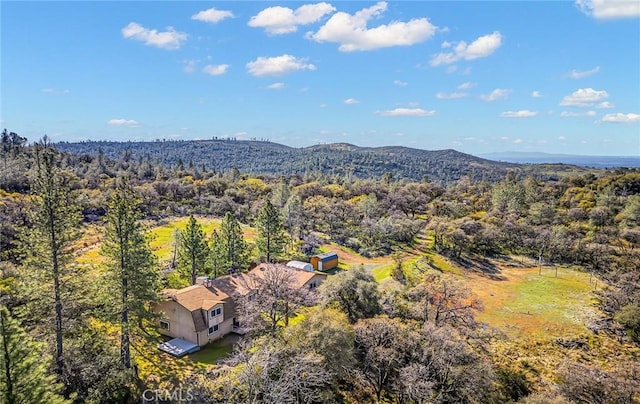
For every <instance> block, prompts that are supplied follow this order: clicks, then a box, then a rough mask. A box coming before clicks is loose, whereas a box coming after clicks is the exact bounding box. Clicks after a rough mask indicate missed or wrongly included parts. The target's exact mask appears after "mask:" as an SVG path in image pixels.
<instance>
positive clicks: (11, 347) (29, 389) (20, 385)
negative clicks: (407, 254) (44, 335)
mask: <svg viewBox="0 0 640 404" xmlns="http://www.w3.org/2000/svg"><path fill="white" fill-rule="evenodd" d="M43 354H44V353H43V352H42V347H41V346H40V344H37V343H36V342H34V341H33V340H31V338H30V337H29V336H28V335H27V333H26V332H25V331H24V330H23V329H22V328H21V327H20V324H19V323H18V321H17V320H15V319H14V318H12V317H11V315H10V314H9V310H7V308H6V307H4V306H0V402H2V403H7V404H22V403H24V404H31V403H51V404H58V403H66V402H67V401H66V400H64V399H63V398H62V397H61V396H60V395H58V393H57V392H56V390H60V389H61V387H62V386H60V385H59V384H57V383H56V382H55V377H54V375H51V374H48V373H47V361H43V360H42V355H43Z"/></svg>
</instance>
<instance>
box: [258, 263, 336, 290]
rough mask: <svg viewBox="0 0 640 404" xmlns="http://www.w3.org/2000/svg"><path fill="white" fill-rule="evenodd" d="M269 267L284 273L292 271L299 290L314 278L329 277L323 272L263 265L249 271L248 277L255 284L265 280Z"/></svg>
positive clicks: (280, 265)
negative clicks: (317, 276)
mask: <svg viewBox="0 0 640 404" xmlns="http://www.w3.org/2000/svg"><path fill="white" fill-rule="evenodd" d="M268 267H272V268H275V269H279V270H283V271H290V272H291V274H292V275H293V277H294V281H295V284H296V286H297V287H298V288H301V287H303V286H304V285H306V284H307V282H309V281H310V280H311V278H313V277H314V276H315V275H321V276H324V277H326V276H327V275H326V274H324V273H321V272H312V271H306V270H304V269H299V268H294V267H288V266H286V265H282V264H261V265H258V266H257V267H255V268H253V269H252V270H251V271H249V273H248V274H247V275H248V276H249V277H251V278H252V279H253V280H254V283H256V282H257V279H264V277H265V273H266V270H267V268H268Z"/></svg>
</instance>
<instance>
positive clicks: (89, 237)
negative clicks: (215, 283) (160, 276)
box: [76, 217, 256, 264]
mask: <svg viewBox="0 0 640 404" xmlns="http://www.w3.org/2000/svg"><path fill="white" fill-rule="evenodd" d="M196 219H198V222H199V223H200V224H201V225H202V230H203V231H204V233H205V235H206V236H207V238H210V237H211V234H212V233H213V231H214V230H217V229H219V228H220V223H221V221H222V220H221V219H219V218H211V217H197V218H196ZM188 221H189V218H188V217H179V218H171V219H166V220H163V221H161V222H160V224H158V223H156V222H147V223H145V224H146V226H148V230H149V235H150V237H151V242H150V245H151V249H152V250H153V251H154V253H155V254H156V256H157V257H158V259H159V260H160V261H161V262H167V261H169V260H171V257H172V254H173V245H174V233H175V230H176V229H180V230H183V229H184V228H185V227H186V225H187V222H188ZM241 227H242V233H243V235H244V239H245V240H246V241H248V242H253V241H254V239H255V237H256V230H255V229H254V228H252V227H249V226H246V225H242V226H241ZM102 231H103V229H102V228H101V227H99V226H87V228H86V230H85V232H84V235H83V237H82V239H81V240H80V241H79V242H80V243H81V252H80V254H78V257H77V258H76V260H77V262H78V263H82V264H102V263H104V262H105V259H104V257H102V256H101V255H100V245H101V241H102V237H103V234H102Z"/></svg>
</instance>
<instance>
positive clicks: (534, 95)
mask: <svg viewBox="0 0 640 404" xmlns="http://www.w3.org/2000/svg"><path fill="white" fill-rule="evenodd" d="M531 96H532V97H533V98H540V97H542V94H541V93H540V91H537V90H536V91H533V92H531Z"/></svg>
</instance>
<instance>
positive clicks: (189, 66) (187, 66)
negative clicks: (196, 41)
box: [182, 60, 198, 74]
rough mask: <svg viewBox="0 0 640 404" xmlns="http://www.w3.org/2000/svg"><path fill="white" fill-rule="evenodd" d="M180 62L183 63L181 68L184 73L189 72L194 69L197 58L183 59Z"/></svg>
mask: <svg viewBox="0 0 640 404" xmlns="http://www.w3.org/2000/svg"><path fill="white" fill-rule="evenodd" d="M182 63H183V64H184V67H183V68H182V70H183V71H184V72H185V73H188V74H191V73H193V72H195V71H196V67H197V65H198V61H197V60H185V61H183V62H182Z"/></svg>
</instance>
